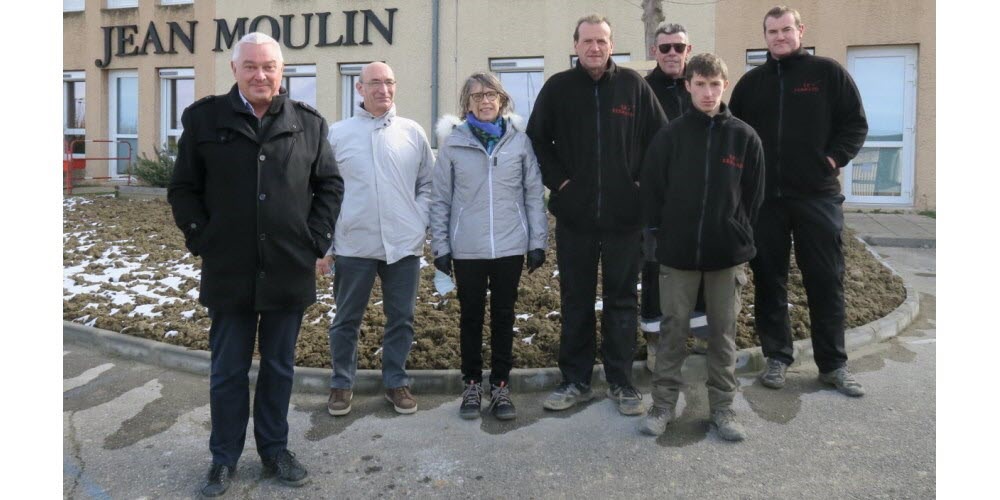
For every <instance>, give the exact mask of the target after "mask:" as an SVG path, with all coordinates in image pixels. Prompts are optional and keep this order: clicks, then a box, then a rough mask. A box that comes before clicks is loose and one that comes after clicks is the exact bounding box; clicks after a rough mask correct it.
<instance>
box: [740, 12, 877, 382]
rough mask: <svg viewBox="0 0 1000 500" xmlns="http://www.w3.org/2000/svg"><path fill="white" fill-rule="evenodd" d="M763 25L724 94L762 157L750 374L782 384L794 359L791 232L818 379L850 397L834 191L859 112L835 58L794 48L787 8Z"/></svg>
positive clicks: (862, 128) (839, 214)
mask: <svg viewBox="0 0 1000 500" xmlns="http://www.w3.org/2000/svg"><path fill="white" fill-rule="evenodd" d="M763 24H764V41H765V42H766V43H767V61H766V62H765V63H764V64H763V65H762V66H758V67H756V68H754V69H752V70H750V71H749V72H747V73H746V74H745V75H743V77H742V78H740V81H739V83H737V84H736V87H735V88H734V89H733V95H732V98H731V99H730V100H729V106H730V110H731V111H732V113H733V115H735V116H736V117H737V118H739V119H741V120H743V121H745V122H747V123H748V124H750V126H752V127H753V128H754V129H755V130H756V131H757V133H758V134H760V138H761V141H762V142H763V144H764V158H765V160H766V168H765V170H766V175H765V177H766V179H767V180H766V187H765V196H764V205H763V206H761V209H760V216H759V217H758V219H757V224H756V226H755V227H754V236H755V243H756V245H757V257H755V258H754V259H753V260H752V261H750V266H751V268H752V269H753V275H754V285H755V287H754V317H755V318H756V327H757V335H758V336H759V337H760V343H761V349H762V350H763V352H764V356H766V357H767V367H766V369H765V370H764V372H763V373H762V374H761V377H760V381H761V383H762V384H763V385H764V386H765V387H768V388H771V389H780V388H782V387H784V385H785V370H786V369H787V368H788V366H789V365H791V364H792V361H794V360H793V358H792V355H793V354H794V349H793V347H792V331H791V327H790V325H789V318H788V267H789V253H790V251H791V248H792V245H793V239H794V248H795V261H796V263H797V264H798V266H799V269H801V270H802V283H803V285H805V289H806V296H807V297H808V300H809V322H810V330H811V332H810V333H811V336H812V345H813V356H814V359H815V361H816V366H817V367H818V368H819V371H820V376H819V378H820V380H821V381H822V382H824V383H827V384H830V385H833V386H835V387H836V388H837V390H839V391H840V392H842V393H844V394H846V395H848V396H853V397H858V396H861V395H863V394H864V388H863V387H862V386H861V384H860V383H858V382H857V381H856V380H855V379H854V377H853V376H852V375H851V373H850V372H849V371H848V370H847V351H846V350H845V348H844V284H843V279H844V252H843V248H842V247H841V231H842V230H843V228H844V212H843V206H842V205H843V203H844V197H843V195H841V194H840V180H839V179H837V176H838V175H839V174H840V169H841V168H843V167H844V165H847V163H848V162H850V161H851V159H852V158H854V156H855V155H857V154H858V151H859V150H860V149H861V146H862V145H863V144H864V141H865V136H866V135H867V134H868V121H867V120H866V118H865V110H864V109H863V108H862V106H861V95H860V93H859V92H858V87H857V86H856V85H855V84H854V80H852V79H851V75H850V74H848V72H847V71H846V70H845V69H844V67H843V66H841V65H840V64H839V63H837V62H836V61H834V60H833V59H828V58H825V57H818V56H813V55H810V54H809V53H808V52H806V51H805V50H804V49H803V48H802V35H803V34H804V33H805V26H804V25H803V24H802V20H801V18H800V17H799V13H798V12H797V11H796V10H795V9H791V8H789V7H785V6H778V7H774V8H772V9H771V10H769V11H768V12H767V14H766V15H765V16H764V23H763Z"/></svg>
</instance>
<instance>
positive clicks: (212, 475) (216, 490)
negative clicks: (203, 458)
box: [201, 464, 236, 497]
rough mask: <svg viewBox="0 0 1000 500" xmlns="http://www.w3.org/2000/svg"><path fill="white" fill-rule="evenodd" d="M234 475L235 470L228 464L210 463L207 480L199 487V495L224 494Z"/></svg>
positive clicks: (212, 495)
mask: <svg viewBox="0 0 1000 500" xmlns="http://www.w3.org/2000/svg"><path fill="white" fill-rule="evenodd" d="M235 475H236V470H235V469H233V468H232V467H230V466H228V465H222V464H212V468H211V469H209V470H208V482H207V483H205V486H202V488H201V496H204V497H217V496H220V495H222V494H224V493H225V492H226V490H228V489H229V485H230V484H232V482H233V476H235Z"/></svg>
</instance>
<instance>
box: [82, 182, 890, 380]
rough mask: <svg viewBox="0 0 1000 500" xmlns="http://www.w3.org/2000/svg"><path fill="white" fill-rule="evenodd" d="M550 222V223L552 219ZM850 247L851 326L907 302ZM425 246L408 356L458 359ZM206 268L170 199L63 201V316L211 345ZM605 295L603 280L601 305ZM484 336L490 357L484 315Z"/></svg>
mask: <svg viewBox="0 0 1000 500" xmlns="http://www.w3.org/2000/svg"><path fill="white" fill-rule="evenodd" d="M550 228H554V223H552V222H551V220H550ZM552 241H554V237H551V236H550V242H552ZM844 250H845V256H846V259H847V273H846V275H845V277H844V281H845V292H846V296H847V327H848V328H850V327H855V326H860V325H863V324H865V323H868V322H870V321H872V320H874V319H877V318H879V317H882V316H885V315H886V314H888V313H889V312H890V311H892V310H893V309H895V308H896V306H898V305H899V304H900V303H902V301H903V299H904V298H905V295H906V292H905V290H904V288H903V282H902V280H901V279H900V278H899V277H898V276H895V275H894V274H892V273H891V272H890V271H889V270H888V269H886V268H885V267H884V266H882V265H881V264H880V263H879V262H878V261H877V260H876V259H875V258H874V257H873V256H872V254H871V253H870V252H869V251H868V250H867V249H866V248H865V246H864V244H862V243H861V242H860V241H858V240H857V238H855V237H854V236H853V234H850V232H849V230H848V231H847V232H846V233H845V235H844ZM425 252H428V253H425V255H424V259H423V260H422V262H421V266H422V270H421V283H420V290H419V292H418V297H417V308H416V318H415V321H414V328H415V330H416V337H415V339H414V340H415V342H414V346H413V350H412V351H411V353H410V357H409V360H408V361H407V367H408V368H413V369H431V368H458V367H459V347H458V316H459V308H458V301H457V300H455V299H454V292H451V293H450V294H449V295H448V296H447V297H445V298H443V299H442V298H441V297H440V296H438V295H437V293H436V292H435V291H434V285H433V276H434V272H433V266H430V265H427V264H428V263H429V262H431V260H432V259H431V258H430V255H429V245H428V246H426V247H425ZM554 252H555V249H554V248H550V249H549V251H548V256H547V260H546V263H545V265H544V266H542V268H541V269H539V270H538V271H536V272H535V273H534V274H532V275H530V276H529V275H528V274H527V273H524V274H523V275H522V278H521V284H520V287H519V298H518V302H517V306H516V312H517V320H516V322H515V329H516V332H515V342H514V365H515V367H539V366H555V365H556V356H557V354H558V350H559V325H560V317H559V280H558V278H557V276H558V273H557V272H556V268H555V253H554ZM793 260H794V259H793ZM199 269H200V263H199V259H198V258H195V257H192V256H191V254H190V253H188V252H187V250H186V249H185V248H184V241H183V237H182V235H181V233H180V231H179V230H178V229H177V228H176V227H175V226H174V224H173V219H172V218H171V215H170V207H169V205H167V203H166V202H165V201H162V200H127V199H117V198H114V197H111V196H97V197H69V198H66V199H65V200H64V202H63V319H66V320H69V321H75V322H78V323H83V324H87V325H91V326H96V327H98V328H103V329H106V330H111V331H116V332H121V333H125V334H129V335H135V336H138V337H145V338H150V339H156V340H160V341H162V342H167V343H170V344H177V345H182V346H186V347H189V348H192V349H203V350H207V349H208V327H209V323H210V321H209V318H208V314H207V311H206V309H205V308H204V307H203V306H201V305H200V304H198V301H197V298H198V277H199ZM748 274H751V273H749V271H748ZM788 288H789V309H790V315H791V323H792V329H793V334H794V336H795V338H796V339H800V338H808V328H809V315H808V309H807V302H806V297H805V292H804V290H803V289H802V277H801V274H799V271H798V269H797V268H795V266H794V262H793V266H792V271H791V276H790V278H789V286H788ZM317 290H318V294H317V295H318V301H317V303H316V304H314V305H312V306H311V307H309V308H308V309H307V310H306V314H305V319H304V320H303V327H302V332H301V334H300V336H299V340H298V348H297V350H296V365H298V366H312V367H325V368H329V367H330V355H329V347H328V343H327V333H326V330H327V327H328V326H329V324H330V320H331V319H332V318H333V316H334V314H335V313H336V305H335V304H334V301H333V294H332V280H331V278H327V277H321V278H319V279H318V281H317ZM372 295H373V297H372V300H371V302H370V303H369V307H368V310H367V312H366V313H365V318H364V322H363V326H362V329H361V337H360V340H359V343H358V366H359V368H380V366H381V356H380V355H381V351H380V343H381V334H382V327H383V326H384V324H385V317H384V316H383V314H382V308H381V288H380V287H379V285H378V283H377V282H376V284H375V288H374V291H373V294H372ZM600 306H601V303H600V291H598V297H595V308H598V309H599V308H600ZM487 312H488V306H487ZM752 314H753V285H752V276H751V284H750V285H748V286H747V287H745V288H744V290H743V311H742V312H741V313H740V316H739V325H738V326H739V331H738V334H737V344H738V346H739V347H740V348H743V347H750V346H754V345H758V342H757V337H756V335H755V334H754V332H753V316H752ZM599 317H600V316H599V315H598V318H599ZM487 323H488V322H487ZM483 337H484V350H485V351H486V352H485V353H484V359H485V360H487V364H488V360H489V353H488V351H489V326H488V324H487V325H486V326H485V328H484V332H483ZM645 351H646V349H645V345H644V343H643V339H642V336H641V335H640V336H639V349H638V350H637V352H636V359H645V356H646V352H645Z"/></svg>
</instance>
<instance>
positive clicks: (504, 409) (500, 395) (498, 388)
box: [490, 382, 517, 420]
mask: <svg viewBox="0 0 1000 500" xmlns="http://www.w3.org/2000/svg"><path fill="white" fill-rule="evenodd" d="M490 413H492V414H493V416H494V417H496V418H497V420H513V419H514V418H515V417H517V410H515V409H514V402H513V401H511V400H510V388H508V387H507V382H500V385H492V384H491V385H490Z"/></svg>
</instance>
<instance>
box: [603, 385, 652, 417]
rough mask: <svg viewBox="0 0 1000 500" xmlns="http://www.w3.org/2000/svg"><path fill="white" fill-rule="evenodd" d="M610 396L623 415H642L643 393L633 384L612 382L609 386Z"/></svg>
mask: <svg viewBox="0 0 1000 500" xmlns="http://www.w3.org/2000/svg"><path fill="white" fill-rule="evenodd" d="M608 398H609V399H611V400H612V401H614V403H615V405H617V406H618V413H621V414H622V415H642V412H643V410H645V408H643V406H642V393H640V392H639V391H638V390H636V388H635V387H632V386H631V385H617V384H611V387H608Z"/></svg>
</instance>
